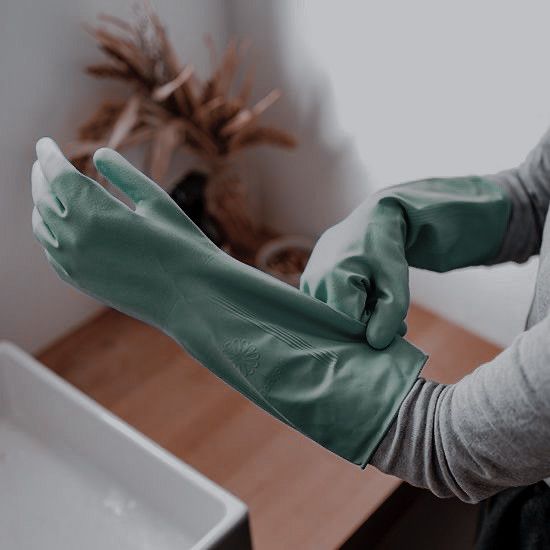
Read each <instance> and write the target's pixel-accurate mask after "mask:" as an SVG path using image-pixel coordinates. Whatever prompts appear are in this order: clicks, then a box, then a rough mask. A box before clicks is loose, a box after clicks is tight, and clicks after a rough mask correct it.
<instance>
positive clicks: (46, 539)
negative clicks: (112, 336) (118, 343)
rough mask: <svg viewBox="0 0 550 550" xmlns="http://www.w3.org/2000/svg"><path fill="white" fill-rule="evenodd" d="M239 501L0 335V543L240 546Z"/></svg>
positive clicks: (170, 549)
mask: <svg viewBox="0 0 550 550" xmlns="http://www.w3.org/2000/svg"><path fill="white" fill-rule="evenodd" d="M247 518H248V514H247V508H246V506H245V505H244V504H243V503H242V502H241V501H240V500H238V499H237V498H235V497H234V496H233V495H231V494H229V493H228V492H227V491H225V490H224V489H222V488H221V487H219V486H217V485H216V484H215V483H213V482H211V481H210V480H208V479H206V478H205V477H204V476H202V475H201V474H199V473H198V472H197V471H196V470H194V469H193V468H191V467H189V466H187V465H186V464H184V463H182V462H181V461H179V460H178V459H176V458H175V457H174V456H172V455H170V454H169V453H167V452H166V451H165V450H163V449H162V448H161V447H159V446H158V445H156V444H155V443H153V442H152V441H150V440H149V439H147V438H146V437H144V436H143V435H141V434H140V433H138V432H137V431H135V430H134V429H133V428H131V427H130V426H128V425H127V424H126V423H124V422H122V421H121V420H120V419H118V418H117V417H115V416H114V415H112V414H111V413H110V412H108V411H107V410H106V409H104V408H103V407H101V406H99V405H98V404H97V403H95V402H94V401H92V400H91V399H89V398H88V397H87V396H85V395H84V394H83V393H81V392H80V391H78V390H77V389H76V388H74V387H73V386H71V385H70V384H68V383H67V382H65V381H64V380H62V379H61V378H59V377H58V376H56V375H55V374H54V373H52V372H51V371H49V370H48V369H46V368H45V367H44V366H43V365H41V364H40V363H38V362H37V361H36V360H35V359H33V358H32V357H30V356H29V355H27V354H25V353H24V352H23V351H21V350H20V349H18V348H17V347H15V346H14V345H12V344H10V343H7V342H0V548H1V549H6V550H34V549H37V550H38V549H40V550H54V549H55V550H65V549H66V550H69V549H70V550H75V549H79V550H92V549H93V550H97V549H102V550H111V549H113V550H114V549H116V550H130V549H131V550H142V549H152V550H176V549H177V550H183V549H198V548H201V549H202V548H208V549H211V548H221V549H225V548H239V549H241V548H249V547H250V541H249V534H248V519H247Z"/></svg>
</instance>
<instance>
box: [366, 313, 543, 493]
mask: <svg viewBox="0 0 550 550" xmlns="http://www.w3.org/2000/svg"><path fill="white" fill-rule="evenodd" d="M549 334H550V317H547V318H546V319H544V320H543V321H541V322H540V323H539V324H537V325H535V326H534V327H533V328H532V329H530V330H528V331H526V332H524V333H522V334H521V335H520V336H519V337H518V338H517V339H516V340H515V341H514V342H513V344H512V345H511V346H510V347H509V348H507V349H506V350H505V351H503V352H502V353H501V354H500V355H498V356H497V357H496V358H495V359H494V360H492V361H491V362H489V363H487V364H485V365H482V366H481V367H479V368H478V369H476V370H475V371H474V372H473V373H471V374H470V375H468V376H466V377H465V378H463V379H462V380H461V381H460V382H458V383H456V384H452V385H445V384H438V383H436V382H433V381H429V380H424V379H419V380H417V382H416V384H415V385H414V387H413V389H412V390H411V392H410V393H409V394H408V396H407V397H406V399H405V401H404V402H403V404H402V405H401V408H400V410H399V413H398V416H397V418H396V420H395V422H394V423H393V425H392V427H391V429H390V431H389V432H388V433H387V434H386V436H385V438H384V439H383V440H382V442H381V444H380V446H379V447H378V449H377V451H376V453H375V455H374V457H373V459H372V460H371V464H373V465H374V466H376V467H377V468H378V469H380V470H382V471H383V472H386V473H389V474H392V475H396V476H398V477H400V478H402V479H404V480H406V481H408V482H409V483H411V484H412V485H416V486H419V487H424V488H427V489H430V490H431V491H432V492H433V493H435V494H436V495H437V496H440V497H449V496H453V495H455V496H457V497H458V498H460V499H461V500H464V501H466V502H478V501H480V500H482V499H484V498H486V497H489V496H491V495H492V494H494V493H497V492H498V491H500V490H502V489H504V488H506V487H512V486H521V485H528V484H531V483H534V482H537V481H540V480H541V479H543V478H545V477H547V476H549V475H550V405H549V403H550V339H549Z"/></svg>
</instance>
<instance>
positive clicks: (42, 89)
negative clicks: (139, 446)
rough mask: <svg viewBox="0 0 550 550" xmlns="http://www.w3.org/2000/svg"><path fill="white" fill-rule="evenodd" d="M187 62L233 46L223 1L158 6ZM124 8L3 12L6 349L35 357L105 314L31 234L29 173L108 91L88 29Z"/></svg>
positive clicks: (0, 259) (91, 5) (0, 182)
mask: <svg viewBox="0 0 550 550" xmlns="http://www.w3.org/2000/svg"><path fill="white" fill-rule="evenodd" d="M154 3H155V5H156V6H157V8H158V11H159V12H160V14H161V15H162V18H163V20H164V21H165V22H167V26H168V30H169V33H170V35H171V37H172V39H173V42H174V44H175V46H176V48H177V50H178V51H179V52H180V54H181V56H182V60H185V59H192V60H193V63H194V64H195V65H196V66H198V69H199V70H201V69H202V70H204V68H205V67H206V64H207V54H206V51H205V48H204V46H203V43H202V35H203V33H204V32H211V33H212V34H213V35H214V36H215V37H216V38H217V39H218V41H219V42H220V44H223V43H225V41H226V35H225V32H226V31H225V28H226V27H225V22H224V11H223V7H222V5H223V0H208V2H204V1H202V0H187V1H180V0H157V1H156V2H154ZM132 4H133V2H130V1H123V0H116V1H113V0H93V1H92V0H43V1H41V2H36V1H34V0H11V1H10V0H8V2H2V5H1V7H0V74H1V77H0V339H4V338H6V339H9V340H12V341H14V342H16V343H18V344H19V345H21V346H23V347H24V348H27V349H29V350H31V351H34V350H37V349H39V348H41V347H42V346H44V345H45V344H46V343H48V342H49V341H51V340H52V339H53V338H56V337H58V336H59V335H61V334H62V333H63V332H65V331H66V330H68V329H69V328H71V327H72V326H74V324H76V323H79V322H81V321H82V320H83V319H85V318H86V317H88V316H89V315H90V314H91V313H93V312H94V311H95V310H96V309H97V307H98V306H97V304H96V303H95V302H94V301H92V300H90V299H88V298H86V297H85V296H83V295H81V294H79V293H78V292H76V291H75V290H73V289H72V288H70V287H69V286H67V285H65V284H64V283H62V282H61V281H59V280H58V279H57V278H56V276H55V274H54V273H53V271H52V270H51V269H50V268H49V266H48V264H47V262H46V260H45V258H44V257H43V256H42V253H41V249H40V247H39V246H38V244H36V243H35V242H34V239H33V236H32V231H31V211H32V201H31V192H30V180H29V173H30V168H31V164H32V162H33V160H34V143H35V142H36V140H37V139H38V138H39V137H41V136H43V135H50V136H52V137H53V138H55V139H56V140H58V141H59V142H60V143H61V144H63V143H66V142H67V141H69V140H70V139H73V138H74V137H75V134H74V126H75V124H77V123H78V122H81V121H82V120H83V118H84V117H85V116H88V115H89V114H91V112H92V111H93V110H94V108H95V107H96V106H97V104H98V101H99V98H100V97H102V96H106V95H109V94H111V95H112V94H113V93H120V89H116V88H108V87H107V86H106V85H105V83H98V82H96V81H94V80H93V79H92V78H90V77H87V76H86V75H84V74H83V73H82V68H83V67H84V66H85V65H86V64H87V63H90V62H94V61H96V60H97V59H98V58H99V53H98V52H97V51H96V48H95V44H94V41H93V40H92V38H91V37H89V36H87V35H86V33H85V32H84V31H83V30H82V28H81V23H82V22H84V21H88V22H93V21H94V20H95V16H96V14H97V13H98V12H100V11H104V12H107V13H114V14H120V15H125V16H127V15H130V13H131V9H130V6H131V5H132Z"/></svg>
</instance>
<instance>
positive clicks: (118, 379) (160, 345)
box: [38, 306, 499, 550]
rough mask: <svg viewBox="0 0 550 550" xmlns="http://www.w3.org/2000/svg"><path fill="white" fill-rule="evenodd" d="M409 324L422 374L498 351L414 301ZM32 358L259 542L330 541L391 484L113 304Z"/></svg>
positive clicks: (452, 369) (438, 374) (337, 541)
mask: <svg viewBox="0 0 550 550" xmlns="http://www.w3.org/2000/svg"><path fill="white" fill-rule="evenodd" d="M408 325H409V334H408V339H410V340H411V341H412V342H414V343H415V344H416V345H418V346H419V347H421V348H422V349H423V350H424V351H426V352H427V353H429V354H430V360H429V362H428V365H427V366H426V368H425V370H424V373H423V374H424V376H426V377H428V378H433V379H436V380H439V381H442V382H446V383H449V382H454V381H456V380H459V379H460V378H461V377H462V376H464V375H465V374H466V373H468V372H469V371H470V370H472V369H473V368H475V367H476V366H478V365H479V364H481V363H483V362H485V361H487V360H489V359H491V358H492V357H493V356H494V355H496V354H497V353H498V351H499V350H498V348H497V347H496V346H494V345H492V344H489V343H487V342H485V341H483V340H481V339H480V338H479V337H477V336H475V335H473V334H471V333H469V332H467V331H465V330H463V329H461V328H459V327H457V326H455V325H453V324H451V323H449V322H447V321H444V320H443V319H441V318H439V317H437V316H435V315H434V314H432V313H430V312H428V311H426V310H424V309H421V308H419V307H417V306H413V307H412V308H411V311H410V313H409V317H408ZM38 358H39V360H40V361H42V362H43V363H44V364H46V365H47V366H49V367H50V368H51V369H53V370H54V371H55V372H57V373H58V374H60V375H61V376H62V377H63V378H65V379H67V380H68V381H69V382H71V383H72V384H74V385H75V386H76V387H77V388H79V389H81V390H82V391H84V392H85V393H86V394H88V395H90V396H91V397H92V398H93V399H95V400H96V401H98V402H99V403H101V404H102V405H103V406H105V407H106V408H108V409H109V410H111V411H112V412H114V413H115V414H116V415H118V416H119V417H121V418H123V419H124V420H125V421H126V422H128V423H129V424H131V425H132V426H134V427H136V428H137V429H138V430H139V431H141V432H143V433H144V434H146V435H147V436H148V437H150V438H151V439H153V440H155V441H156V442H157V443H159V444H160V445H162V446H163V447H164V448H165V449H167V450H168V451H170V452H171V453H173V454H174V455H176V456H177V457H179V458H181V459H182V460H183V461H185V462H187V463H188V464H190V465H191V466H193V467H195V468H196V469H197V470H199V471H200V472H202V473H203V474H204V475H206V476H207V477H209V478H210V479H212V480H214V481H215V482H217V483H218V484H220V485H222V486H223V487H225V488H226V489H228V490H229V491H231V492H232V493H234V494H235V495H237V496H238V497H240V498H241V499H242V500H243V501H244V502H246V504H247V505H248V506H249V509H250V522H251V530H252V538H253V542H254V546H255V548H256V549H258V550H270V549H295V548H296V549H298V548H299V549H325V548H326V549H332V548H338V547H339V546H340V545H341V544H342V543H343V542H344V541H345V540H346V539H347V538H348V537H349V536H350V535H351V534H352V533H353V532H354V531H355V530H356V529H357V528H358V527H359V526H361V525H362V524H363V523H364V522H365V521H366V520H367V519H368V517H369V516H370V515H372V514H373V513H374V512H375V511H376V510H377V509H378V508H379V506H380V505H381V504H382V503H383V502H384V501H385V500H386V499H387V498H388V497H389V496H390V495H391V494H392V493H393V492H394V491H395V490H396V488H397V487H398V486H399V484H400V481H399V480H397V479H396V478H393V477H390V476H386V475H384V474H382V473H380V472H378V471H376V470H375V469H374V468H372V467H368V468H367V469H366V470H365V471H362V470H361V469H359V468H357V467H356V466H353V465H351V464H348V463H347V462H345V461H344V460H342V459H340V458H338V457H336V456H334V455H332V454H331V453H329V452H328V451H325V450H324V449H323V448H321V447H320V446H318V445H316V444H315V443H313V442H311V441H309V440H308V439H306V438H305V437H302V436H301V435H299V434H298V433H296V432H294V431H293V430H291V429H289V428H287V427H286V426H285V425H283V424H282V423H280V422H278V421H276V420H274V419H272V418H271V417H270V416H269V415H268V414H267V413H264V412H263V411H262V410H260V409H258V408H257V407H255V406H254V405H252V404H250V403H249V402H248V401H247V400H246V399H245V398H243V397H241V396H240V395H239V394H238V393H237V392H236V391H233V390H232V389H230V388H229V387H227V386H226V385H225V384H224V383H222V382H220V381H219V380H218V379H217V378H216V377H215V376H214V375H212V374H211V373H210V372H209V371H208V370H207V369H205V368H203V367H202V366H201V365H200V364H198V363H197V362H196V361H194V360H193V359H192V358H191V357H189V355H187V354H186V353H185V351H184V350H182V349H181V348H180V347H179V346H178V345H177V344H176V343H175V342H173V341H172V340H170V339H169V338H168V337H167V336H165V335H164V334H162V333H160V332H159V331H157V330H155V329H153V328H151V327H148V326H146V325H144V324H143V323H141V322H139V321H136V320H134V319H130V318H129V317H126V316H124V315H122V314H120V313H118V312H115V311H112V310H106V311H105V312H103V313H101V314H100V315H99V316H97V317H95V318H94V319H92V320H91V321H90V322H88V323H86V324H85V325H84V326H82V327H80V328H78V329H77V330H75V331H74V332H72V333H71V334H69V335H67V336H66V337H64V338H63V339H61V340H60V341H58V342H56V343H54V344H53V345H52V346H50V347H49V348H48V349H46V350H44V351H43V352H42V353H40V354H39V357H38ZM98 444H100V442H98Z"/></svg>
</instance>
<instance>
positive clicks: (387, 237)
mask: <svg viewBox="0 0 550 550" xmlns="http://www.w3.org/2000/svg"><path fill="white" fill-rule="evenodd" d="M405 231H406V226H405V220H404V219H403V215H402V211H401V209H400V208H399V206H398V205H397V204H395V202H392V201H391V200H387V201H385V200H384V199H382V200H380V201H379V200H378V199H377V197H376V196H374V197H373V198H372V199H370V200H367V201H366V202H364V203H363V204H361V206H359V207H358V208H357V209H356V210H354V211H353V212H352V213H351V215H350V216H348V217H347V218H346V219H344V220H343V221H341V222H340V223H338V224H337V225H335V226H334V227H331V228H330V229H328V230H327V231H325V232H324V233H323V235H322V236H321V238H320V239H319V241H318V242H317V244H316V246H315V248H314V250H313V253H312V255H311V258H310V259H309V262H308V264H307V266H306V269H305V271H304V273H303V275H302V277H301V281H300V288H301V290H302V291H304V292H305V293H307V294H309V295H310V296H313V297H315V298H317V299H319V300H321V301H323V302H325V303H327V304H328V305H329V306H331V307H332V308H334V309H336V310H338V311H340V312H342V313H345V314H346V315H348V316H350V317H352V318H354V319H359V320H361V321H364V322H366V323H367V329H366V338H367V341H368V343H369V344H370V345H371V346H372V347H373V348H376V349H382V348H385V347H386V346H388V345H389V344H390V343H391V342H392V341H393V339H394V338H395V336H396V335H397V334H399V335H401V336H403V335H404V334H405V332H406V325H405V322H404V319H405V317H406V315H407V310H408V308H409V277H408V265H407V260H406V258H405V250H404V241H405Z"/></svg>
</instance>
